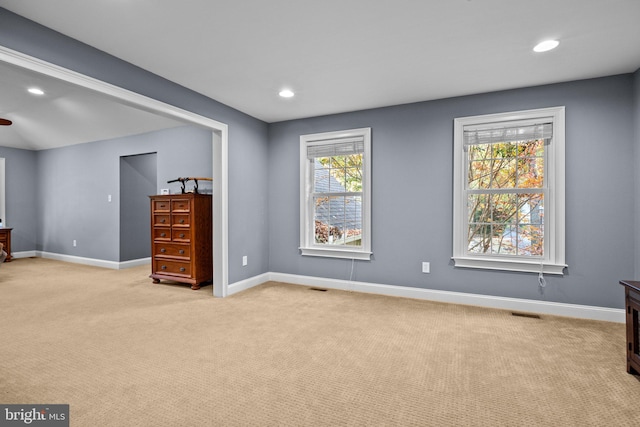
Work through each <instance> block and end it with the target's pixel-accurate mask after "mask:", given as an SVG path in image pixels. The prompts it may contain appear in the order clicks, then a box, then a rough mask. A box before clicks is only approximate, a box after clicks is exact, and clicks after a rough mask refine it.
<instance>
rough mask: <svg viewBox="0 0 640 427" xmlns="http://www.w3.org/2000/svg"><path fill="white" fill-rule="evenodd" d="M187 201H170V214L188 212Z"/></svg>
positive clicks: (189, 205) (188, 204) (189, 206)
mask: <svg viewBox="0 0 640 427" xmlns="http://www.w3.org/2000/svg"><path fill="white" fill-rule="evenodd" d="M190 211H191V204H190V203H189V199H174V200H172V201H171V212H190Z"/></svg>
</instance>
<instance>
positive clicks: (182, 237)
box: [171, 227, 191, 243]
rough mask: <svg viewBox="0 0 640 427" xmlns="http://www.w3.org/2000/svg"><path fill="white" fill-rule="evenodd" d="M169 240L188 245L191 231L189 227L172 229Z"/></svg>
mask: <svg viewBox="0 0 640 427" xmlns="http://www.w3.org/2000/svg"><path fill="white" fill-rule="evenodd" d="M171 240H173V241H174V242H182V243H189V242H190V241H191V230H189V227H183V228H172V229H171Z"/></svg>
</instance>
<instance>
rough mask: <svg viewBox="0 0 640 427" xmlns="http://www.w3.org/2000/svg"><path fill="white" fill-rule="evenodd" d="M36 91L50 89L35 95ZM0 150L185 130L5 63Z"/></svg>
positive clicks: (0, 70) (0, 69)
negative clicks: (6, 121) (31, 91)
mask: <svg viewBox="0 0 640 427" xmlns="http://www.w3.org/2000/svg"><path fill="white" fill-rule="evenodd" d="M30 87H39V88H42V89H43V90H45V95H43V96H34V95H31V94H29V93H28V92H27V89H28V88H30ZM0 94H2V95H1V96H0V117H2V118H5V119H9V120H11V121H13V124H12V125H11V126H0V146H2V147H14V148H22V149H27V150H42V149H47V148H56V147H62V146H66V145H73V144H80V143H83V142H91V141H101V140H105V139H113V138H118V137H122V136H128V135H137V134H140V133H145V132H150V131H154V130H160V129H166V128H171V127H176V126H184V123H181V122H178V121H176V120H172V119H168V118H164V117H160V116H158V115H155V114H152V113H148V112H145V111H142V110H138V109H136V108H133V107H129V106H126V105H124V104H121V103H118V102H115V101H113V100H111V99H109V98H107V97H106V96H104V95H101V94H98V93H94V92H92V91H90V90H88V89H83V88H80V87H78V86H75V85H72V84H70V83H65V82H62V81H60V80H57V79H54V78H51V77H46V76H43V75H41V74H38V73H35V72H32V71H27V70H24V69H22V68H18V67H15V66H12V65H9V64H5V63H2V62H0Z"/></svg>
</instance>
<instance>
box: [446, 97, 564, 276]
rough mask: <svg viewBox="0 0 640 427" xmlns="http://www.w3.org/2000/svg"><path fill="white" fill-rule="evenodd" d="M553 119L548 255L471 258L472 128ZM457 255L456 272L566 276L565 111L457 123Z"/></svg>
mask: <svg viewBox="0 0 640 427" xmlns="http://www.w3.org/2000/svg"><path fill="white" fill-rule="evenodd" d="M538 119H547V120H550V121H551V123H553V136H552V138H551V140H550V142H549V144H548V145H547V146H546V149H545V183H544V184H545V185H544V191H545V193H544V194H545V202H544V209H545V219H544V255H543V256H542V257H526V256H523V255H488V254H470V253H468V250H467V248H468V242H467V233H468V229H469V224H468V213H467V197H468V193H467V185H468V179H467V172H468V150H466V149H465V146H464V130H465V127H466V128H470V127H473V128H482V127H486V128H490V127H491V126H492V125H493V126H495V125H497V124H500V123H502V122H520V121H522V122H526V121H531V120H538ZM453 140H454V144H453V146H454V164H453V256H452V257H451V259H452V260H453V261H454V265H455V267H462V268H479V269H490V270H507V271H521V272H531V273H541V272H542V273H545V274H556V275H562V274H564V268H566V267H567V265H566V264H565V108H564V107H550V108H541V109H534V110H523V111H514V112H506V113H497V114H486V115H480V116H470V117H461V118H456V119H454V136H453Z"/></svg>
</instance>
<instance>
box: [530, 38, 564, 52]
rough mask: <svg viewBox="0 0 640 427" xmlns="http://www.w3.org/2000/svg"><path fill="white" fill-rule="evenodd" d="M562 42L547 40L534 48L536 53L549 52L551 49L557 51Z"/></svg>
mask: <svg viewBox="0 0 640 427" xmlns="http://www.w3.org/2000/svg"><path fill="white" fill-rule="evenodd" d="M559 44H560V42H559V41H558V40H545V41H543V42H540V43H538V44H537V45H536V46H535V47H534V48H533V51H534V52H547V51H549V50H551V49H555V48H556V47H558V45H559Z"/></svg>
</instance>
